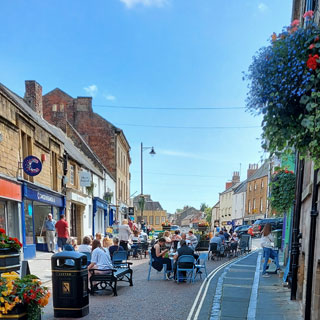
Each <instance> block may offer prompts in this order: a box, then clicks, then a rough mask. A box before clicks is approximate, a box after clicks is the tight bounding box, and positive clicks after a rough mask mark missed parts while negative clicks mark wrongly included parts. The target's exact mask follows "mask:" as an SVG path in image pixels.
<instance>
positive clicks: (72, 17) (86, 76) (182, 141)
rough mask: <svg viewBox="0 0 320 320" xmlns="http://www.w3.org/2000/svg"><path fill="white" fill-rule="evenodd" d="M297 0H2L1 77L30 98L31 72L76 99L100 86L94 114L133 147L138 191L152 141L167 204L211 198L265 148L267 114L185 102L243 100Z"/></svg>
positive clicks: (158, 194)
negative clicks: (250, 77)
mask: <svg viewBox="0 0 320 320" xmlns="http://www.w3.org/2000/svg"><path fill="white" fill-rule="evenodd" d="M291 5H292V0H281V1H279V0H264V1H259V0H257V1H256V0H228V1H216V0H94V1H85V0H68V1H43V0H38V1H35V0H28V1H22V0H20V1H4V2H3V3H2V4H1V22H0V24H1V29H0V30H1V31H0V43H1V44H2V49H1V50H0V75H1V76H0V81H1V82H2V83H3V84H5V85H6V86H7V87H9V88H10V89H11V90H13V91H15V92H17V93H18V94H20V95H22V96H23V94H24V80H37V81H38V82H39V83H40V84H41V85H42V86H43V91H44V93H46V92H49V91H51V90H52V89H54V88H56V87H59V88H61V89H62V90H64V91H65V92H67V93H69V94H70V95H72V96H73V97H76V96H84V95H92V96H93V97H94V99H93V105H94V110H95V112H97V113H99V114H100V115H102V116H103V117H105V118H106V119H107V120H109V121H111V122H112V123H114V124H115V125H117V126H118V127H120V128H122V129H123V130H124V132H125V134H126V136H127V139H128V141H129V143H130V145H131V157H132V165H131V175H132V183H131V193H135V192H136V191H137V194H138V193H140V143H141V142H143V144H144V145H145V146H154V148H155V151H156V153H157V154H156V155H155V156H154V157H151V156H150V155H149V154H148V152H147V150H146V151H145V152H144V193H146V194H151V196H152V198H153V199H154V200H158V201H160V203H161V204H162V206H163V208H164V209H166V210H168V211H169V212H174V211H175V209H176V208H181V207H183V206H184V205H191V206H194V207H196V208H199V207H200V204H201V203H202V202H205V203H207V204H208V205H211V206H212V205H214V204H215V202H216V201H217V200H218V198H219V192H222V191H223V190H224V187H225V182H226V181H228V180H230V179H231V176H232V173H233V171H239V169H240V163H241V179H242V180H243V179H245V178H246V170H247V168H248V164H249V163H259V164H260V163H261V159H262V158H263V157H265V155H264V154H263V152H262V150H261V148H260V140H259V137H260V134H261V129H260V128H259V127H260V123H261V118H259V117H253V116H251V115H250V114H248V113H246V112H245V110H244V109H230V110H225V109H223V110H201V109H198V110H177V108H203V107H223V108H232V107H237V108H241V107H242V108H243V107H245V97H246V93H247V87H246V86H247V84H246V83H245V82H243V81H242V71H246V70H247V69H248V66H249V64H250V62H251V58H252V56H253V55H254V53H255V52H256V51H257V50H258V49H259V48H260V47H261V46H263V45H266V44H267V43H268V40H269V38H270V35H271V34H272V33H273V32H274V31H275V32H279V31H281V29H282V27H283V26H284V25H288V24H289V23H290V16H291ZM108 106H124V107H146V108H171V109H169V110H168V109H166V110H160V109H154V110H149V109H123V108H118V109H116V108H109V107H108ZM133 125H134V126H133ZM172 127H174V128H172ZM177 127H178V128H177ZM185 127H187V128H185ZM212 127H213V128H212ZM217 127H218V128H217ZM221 127H223V128H221ZM226 127H242V128H237V129H236V128H232V129H231V128H229V129H228V128H226ZM243 127H254V128H243Z"/></svg>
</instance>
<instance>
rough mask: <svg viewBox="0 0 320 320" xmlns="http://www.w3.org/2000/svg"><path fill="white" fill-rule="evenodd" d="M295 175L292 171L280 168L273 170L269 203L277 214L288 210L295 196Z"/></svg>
mask: <svg viewBox="0 0 320 320" xmlns="http://www.w3.org/2000/svg"><path fill="white" fill-rule="evenodd" d="M295 181H296V176H295V174H294V173H293V171H289V170H287V169H280V170H277V171H275V172H274V174H273V175H272V177H271V183H270V193H271V197H270V205H271V208H272V209H273V210H275V211H276V212H277V214H278V215H283V213H285V212H288V210H289V209H290V208H291V207H292V205H293V200H294V197H295Z"/></svg>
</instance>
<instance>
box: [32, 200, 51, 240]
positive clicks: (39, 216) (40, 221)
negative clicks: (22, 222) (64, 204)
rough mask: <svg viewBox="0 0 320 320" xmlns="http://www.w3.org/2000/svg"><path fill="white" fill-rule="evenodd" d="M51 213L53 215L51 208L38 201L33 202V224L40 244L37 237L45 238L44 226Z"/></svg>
mask: <svg viewBox="0 0 320 320" xmlns="http://www.w3.org/2000/svg"><path fill="white" fill-rule="evenodd" d="M49 213H52V210H51V206H49V205H47V204H44V203H42V202H38V201H34V202H33V223H34V234H35V236H36V242H38V241H37V240H38V238H37V237H43V236H45V232H44V224H45V221H46V219H47V216H48V214H49ZM29 214H30V213H29Z"/></svg>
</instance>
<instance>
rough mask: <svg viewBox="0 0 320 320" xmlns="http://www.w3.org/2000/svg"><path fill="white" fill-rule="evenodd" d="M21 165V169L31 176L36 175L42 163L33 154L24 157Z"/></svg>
mask: <svg viewBox="0 0 320 320" xmlns="http://www.w3.org/2000/svg"><path fill="white" fill-rule="evenodd" d="M22 166H23V171H24V172H25V173H26V174H27V175H28V176H32V177H33V176H36V175H38V174H39V173H40V172H41V170H42V163H41V161H40V160H39V159H38V158H37V157H35V156H28V157H26V158H24V159H23V163H22Z"/></svg>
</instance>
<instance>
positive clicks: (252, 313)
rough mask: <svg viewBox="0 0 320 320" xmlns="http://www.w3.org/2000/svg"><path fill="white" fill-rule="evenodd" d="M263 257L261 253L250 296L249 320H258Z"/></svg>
mask: <svg viewBox="0 0 320 320" xmlns="http://www.w3.org/2000/svg"><path fill="white" fill-rule="evenodd" d="M261 256H262V253H261V252H259V255H258V259H257V266H256V272H255V274H254V280H253V285H252V291H251V296H250V302H249V308H248V314H247V320H254V319H255V318H256V310H257V301H258V288H259V279H260V267H261Z"/></svg>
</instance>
